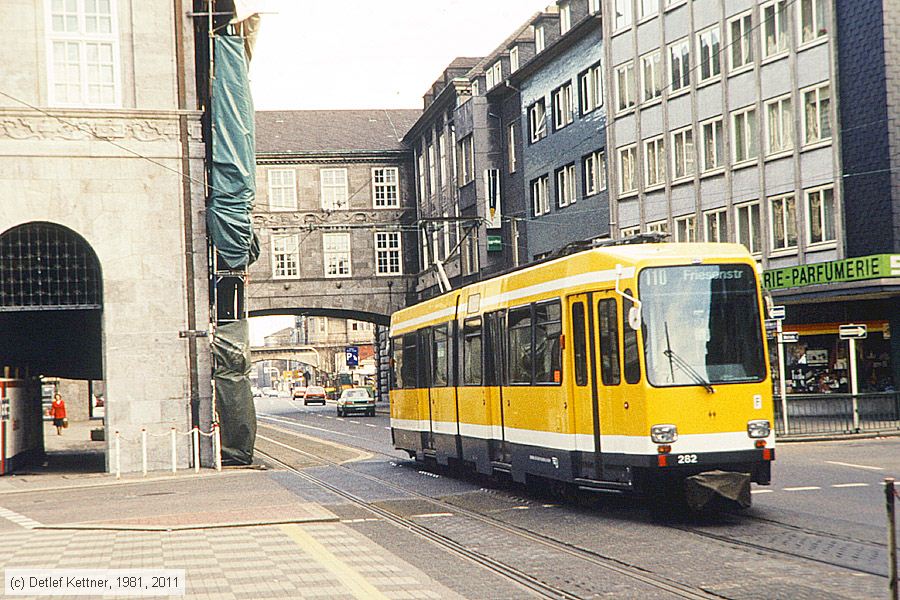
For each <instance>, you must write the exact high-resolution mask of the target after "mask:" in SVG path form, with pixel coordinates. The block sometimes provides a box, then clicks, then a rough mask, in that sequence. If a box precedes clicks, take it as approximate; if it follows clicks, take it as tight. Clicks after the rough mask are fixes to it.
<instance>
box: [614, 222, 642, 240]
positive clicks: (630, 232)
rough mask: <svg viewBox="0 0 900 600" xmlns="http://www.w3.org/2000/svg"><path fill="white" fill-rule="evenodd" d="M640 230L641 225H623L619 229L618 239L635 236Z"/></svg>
mask: <svg viewBox="0 0 900 600" xmlns="http://www.w3.org/2000/svg"><path fill="white" fill-rule="evenodd" d="M640 232H641V226H640V225H635V226H633V227H623V228H622V229H620V230H619V239H620V240H621V239H624V238H628V237H633V236H636V235H637V234H639V233H640Z"/></svg>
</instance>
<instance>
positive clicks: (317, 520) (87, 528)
mask: <svg viewBox="0 0 900 600" xmlns="http://www.w3.org/2000/svg"><path fill="white" fill-rule="evenodd" d="M340 520H341V519H340V517H338V516H337V515H335V516H331V517H303V518H299V519H278V520H267V521H234V522H231V523H199V524H196V525H80V524H77V523H72V524H64V525H40V526H38V527H32V528H31V529H32V530H38V529H43V530H53V531H61V530H69V531H190V530H192V529H227V528H234V527H264V526H266V525H292V524H301V525H302V524H307V523H337V522H339V521H340Z"/></svg>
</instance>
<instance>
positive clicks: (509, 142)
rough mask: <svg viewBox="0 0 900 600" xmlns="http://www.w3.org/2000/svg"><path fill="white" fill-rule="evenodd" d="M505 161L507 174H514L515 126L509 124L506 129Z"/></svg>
mask: <svg viewBox="0 0 900 600" xmlns="http://www.w3.org/2000/svg"><path fill="white" fill-rule="evenodd" d="M506 132H507V133H506V160H507V163H508V165H509V172H510V173H515V172H516V166H517V165H516V124H515V123H510V124H509V126H508V127H507V128H506Z"/></svg>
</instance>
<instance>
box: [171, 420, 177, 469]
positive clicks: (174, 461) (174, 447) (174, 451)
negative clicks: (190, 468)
mask: <svg viewBox="0 0 900 600" xmlns="http://www.w3.org/2000/svg"><path fill="white" fill-rule="evenodd" d="M171 438H172V473H176V472H177V471H178V446H177V442H176V440H175V428H174V427H173V428H172V430H171Z"/></svg>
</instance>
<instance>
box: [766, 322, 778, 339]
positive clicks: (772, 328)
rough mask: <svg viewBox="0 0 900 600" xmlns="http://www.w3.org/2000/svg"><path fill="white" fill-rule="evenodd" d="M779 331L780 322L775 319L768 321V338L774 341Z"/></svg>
mask: <svg viewBox="0 0 900 600" xmlns="http://www.w3.org/2000/svg"><path fill="white" fill-rule="evenodd" d="M777 331H778V321H777V320H775V319H766V337H767V338H769V339H770V340H774V339H775V333H776V332H777Z"/></svg>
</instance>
